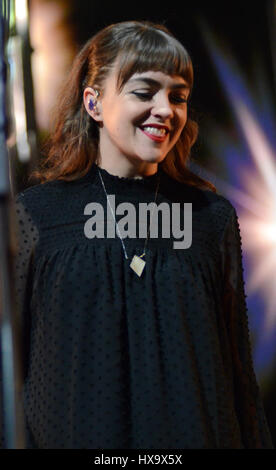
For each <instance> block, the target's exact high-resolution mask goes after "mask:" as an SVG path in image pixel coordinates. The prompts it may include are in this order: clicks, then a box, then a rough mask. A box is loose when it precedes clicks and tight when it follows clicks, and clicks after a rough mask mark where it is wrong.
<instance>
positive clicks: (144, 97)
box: [132, 91, 153, 101]
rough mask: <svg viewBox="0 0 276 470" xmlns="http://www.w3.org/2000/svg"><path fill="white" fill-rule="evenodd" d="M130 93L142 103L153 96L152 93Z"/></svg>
mask: <svg viewBox="0 0 276 470" xmlns="http://www.w3.org/2000/svg"><path fill="white" fill-rule="evenodd" d="M132 93H133V95H136V96H138V98H139V99H140V100H143V101H146V100H150V99H151V98H152V96H153V94H152V93H138V92H137V91H133V92H132Z"/></svg>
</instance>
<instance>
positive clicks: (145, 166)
mask: <svg viewBox="0 0 276 470" xmlns="http://www.w3.org/2000/svg"><path fill="white" fill-rule="evenodd" d="M97 165H98V166H99V167H100V168H103V169H104V170H106V171H108V173H110V174H111V175H115V176H121V177H124V178H134V179H141V178H143V177H145V176H151V175H153V174H155V173H156V172H157V170H158V163H148V162H138V163H135V164H133V162H131V161H129V160H127V159H126V158H124V159H123V158H121V159H112V160H110V159H104V158H102V157H100V156H98V159H97Z"/></svg>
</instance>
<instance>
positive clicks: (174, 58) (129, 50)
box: [117, 29, 193, 91]
mask: <svg viewBox="0 0 276 470" xmlns="http://www.w3.org/2000/svg"><path fill="white" fill-rule="evenodd" d="M123 50H124V51H126V52H123V53H119V55H118V69H119V74H118V79H117V86H118V89H119V91H121V90H122V88H123V86H124V85H125V83H126V82H127V81H128V80H129V79H130V77H131V76H132V75H133V74H135V73H142V72H147V71H149V70H152V71H156V72H163V73H166V74H167V75H179V76H181V77H182V78H184V80H185V81H186V82H187V83H188V85H189V87H190V89H192V86H193V66H192V62H191V59H190V56H189V54H188V52H187V51H186V49H185V48H184V47H183V46H182V44H181V43H180V42H179V41H177V39H175V38H174V37H172V36H170V35H168V34H166V33H165V32H163V31H161V30H156V29H155V30H152V29H147V30H145V31H143V33H142V34H141V31H139V35H137V37H135V36H134V37H133V36H132V37H127V38H126V39H125V41H124V46H123Z"/></svg>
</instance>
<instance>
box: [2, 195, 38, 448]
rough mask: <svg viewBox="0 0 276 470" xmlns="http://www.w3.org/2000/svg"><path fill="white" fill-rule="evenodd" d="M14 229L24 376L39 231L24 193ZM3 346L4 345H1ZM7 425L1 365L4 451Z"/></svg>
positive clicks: (16, 205) (14, 213)
mask: <svg viewBox="0 0 276 470" xmlns="http://www.w3.org/2000/svg"><path fill="white" fill-rule="evenodd" d="M11 215H12V219H13V223H12V228H13V229H14V232H15V233H14V234H11V236H13V235H14V236H15V249H16V250H15V256H14V263H13V282H14V287H15V301H16V302H15V307H16V314H17V321H18V322H19V323H20V325H17V326H18V327H19V332H20V336H21V337H20V338H19V339H20V351H21V355H22V356H21V358H22V365H23V377H24V378H25V376H26V374H27V368H28V355H29V344H30V323H31V318H30V309H29V304H30V298H31V292H32V266H33V254H34V249H35V245H36V243H37V241H38V230H37V228H36V226H35V224H34V222H33V220H32V218H31V216H30V214H29V212H28V210H27V209H26V207H25V205H24V194H23V193H21V194H20V195H18V196H17V197H16V199H15V202H14V207H13V208H12V214H11ZM0 347H1V344H0ZM3 426H4V423H3V397H2V370H1V364H0V448H4V447H5V440H4V428H3Z"/></svg>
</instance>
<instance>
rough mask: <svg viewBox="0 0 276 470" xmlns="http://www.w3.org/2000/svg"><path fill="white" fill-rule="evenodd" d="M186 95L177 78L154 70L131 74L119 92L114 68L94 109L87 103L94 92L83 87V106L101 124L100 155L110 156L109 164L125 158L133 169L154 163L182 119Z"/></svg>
mask: <svg viewBox="0 0 276 470" xmlns="http://www.w3.org/2000/svg"><path fill="white" fill-rule="evenodd" d="M188 95H189V87H188V85H187V83H186V82H185V80H184V79H183V78H182V77H180V76H170V75H167V74H165V73H163V72H159V71H158V72H156V71H147V72H143V73H135V74H134V75H132V76H131V77H130V79H129V80H128V81H127V82H126V83H125V85H124V86H123V88H122V90H121V91H120V92H119V91H118V90H117V70H116V68H114V69H113V71H112V72H111V73H110V74H109V76H108V77H107V79H106V81H105V84H104V94H102V93H101V94H100V96H99V98H98V99H97V109H96V111H95V110H89V106H88V103H89V100H90V99H91V98H92V97H93V98H94V97H95V95H94V93H93V90H92V89H91V88H86V90H85V92H84V103H85V107H86V110H87V112H88V113H89V114H90V115H91V117H92V118H93V119H95V120H96V121H98V122H99V125H100V126H99V127H100V129H99V131H100V133H99V135H100V140H99V154H100V158H101V160H102V161H104V162H107V160H109V161H112V162H113V163H114V165H113V166H114V167H116V166H117V167H122V166H123V165H124V164H123V163H122V162H123V161H125V160H127V161H128V163H127V164H128V166H133V167H134V168H144V169H146V168H147V167H148V168H149V167H150V166H151V167H152V166H154V167H156V164H157V163H160V162H161V161H162V160H164V158H165V157H166V155H167V154H168V152H169V151H170V150H171V149H172V148H173V147H174V145H175V144H176V142H177V141H178V139H179V137H180V134H181V132H182V130H183V128H184V126H185V124H186V121H187V98H188ZM158 129H159V130H158ZM152 164H154V165H152Z"/></svg>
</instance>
